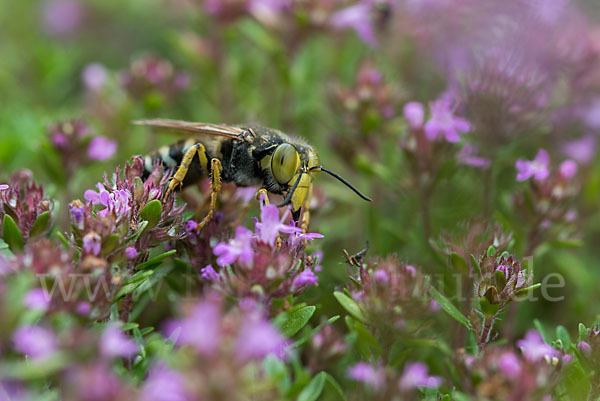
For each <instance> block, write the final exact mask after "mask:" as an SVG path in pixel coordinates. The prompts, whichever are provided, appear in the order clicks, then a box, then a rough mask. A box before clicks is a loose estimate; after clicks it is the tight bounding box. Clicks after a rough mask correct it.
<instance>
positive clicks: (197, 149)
mask: <svg viewBox="0 0 600 401" xmlns="http://www.w3.org/2000/svg"><path fill="white" fill-rule="evenodd" d="M196 154H198V158H199V159H200V164H201V165H202V167H203V168H204V170H205V171H206V172H208V166H207V165H208V160H207V159H206V149H205V148H204V145H202V144H201V143H197V144H195V145H194V146H191V147H190V148H189V149H188V150H186V152H185V154H184V155H183V158H182V159H181V164H180V165H179V168H177V171H176V172H175V174H174V175H173V177H171V181H170V182H169V187H168V188H167V192H166V193H165V198H166V197H168V196H169V195H170V194H171V192H173V191H174V190H176V189H177V187H181V186H183V180H184V179H185V176H186V175H187V173H188V171H189V169H190V165H191V164H192V161H193V160H194V156H196Z"/></svg>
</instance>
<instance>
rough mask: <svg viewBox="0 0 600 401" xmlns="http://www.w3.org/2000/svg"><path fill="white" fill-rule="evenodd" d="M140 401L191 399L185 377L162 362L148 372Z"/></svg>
mask: <svg viewBox="0 0 600 401" xmlns="http://www.w3.org/2000/svg"><path fill="white" fill-rule="evenodd" d="M139 399H140V400H144V401H187V400H190V399H191V398H190V397H189V396H188V394H187V393H186V390H185V380H184V378H183V376H182V375H181V374H180V373H179V372H177V371H175V370H172V369H169V368H168V367H167V366H166V365H165V364H164V363H162V362H160V363H158V364H157V365H155V366H153V367H152V368H151V369H150V372H148V378H147V379H146V380H145V381H144V385H143V386H142V389H141V395H140V398H139Z"/></svg>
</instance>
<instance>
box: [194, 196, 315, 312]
mask: <svg viewBox="0 0 600 401" xmlns="http://www.w3.org/2000/svg"><path fill="white" fill-rule="evenodd" d="M287 218H289V210H287V209H286V210H285V212H284V214H283V216H282V217H280V215H279V209H278V208H277V207H276V206H274V205H270V204H267V205H263V206H262V209H261V213H260V220H257V221H256V223H255V229H254V232H252V231H251V230H249V229H247V228H245V227H243V226H238V227H237V228H236V231H235V237H234V238H232V239H230V240H228V241H224V242H219V243H217V244H216V245H215V246H214V248H213V249H212V252H213V254H214V256H216V265H217V266H218V268H217V269H218V272H217V270H215V268H214V267H213V266H212V264H209V265H207V266H205V267H204V268H203V269H202V270H201V273H202V278H203V279H204V280H206V281H208V282H210V283H211V284H212V285H213V286H214V287H216V288H219V289H220V290H221V291H223V292H225V293H226V294H229V295H232V296H234V297H237V298H240V299H241V298H245V297H251V298H255V299H258V300H262V301H264V302H267V303H268V302H270V301H271V300H273V299H274V298H279V297H285V296H288V295H294V294H300V293H302V292H303V291H304V290H306V288H308V287H309V286H312V285H316V284H317V281H318V278H317V276H316V275H315V272H318V271H319V270H320V267H319V265H318V264H317V263H318V262H319V261H318V260H316V259H315V258H314V257H312V256H309V255H307V254H306V253H305V242H306V241H309V240H313V239H315V238H322V237H323V236H322V235H321V234H318V233H304V232H303V231H302V229H300V228H299V227H296V226H295V224H291V225H290V224H288V223H286V219H287ZM190 224H191V225H192V226H193V225H194V223H193V222H192V223H189V222H188V225H190ZM281 234H285V235H286V237H282V236H281Z"/></svg>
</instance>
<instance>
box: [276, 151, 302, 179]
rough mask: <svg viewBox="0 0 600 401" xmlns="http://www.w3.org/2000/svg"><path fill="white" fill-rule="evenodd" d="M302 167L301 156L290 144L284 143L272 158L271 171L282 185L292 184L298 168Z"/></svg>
mask: <svg viewBox="0 0 600 401" xmlns="http://www.w3.org/2000/svg"><path fill="white" fill-rule="evenodd" d="M299 166H300V156H299V155H298V152H297V151H296V148H294V147H293V146H292V145H290V144H289V143H283V144H281V145H279V146H278V147H277V149H275V153H273V157H272V158H271V171H272V172H273V176H274V177H275V179H276V180H277V182H278V183H280V184H287V183H288V182H290V180H291V179H292V177H293V176H294V174H296V171H298V167H299Z"/></svg>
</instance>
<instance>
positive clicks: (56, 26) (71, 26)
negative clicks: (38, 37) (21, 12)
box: [42, 0, 84, 36]
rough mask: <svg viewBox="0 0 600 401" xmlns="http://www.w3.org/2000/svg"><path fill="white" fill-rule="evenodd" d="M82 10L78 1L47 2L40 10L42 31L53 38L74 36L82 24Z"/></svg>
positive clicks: (51, 0)
mask: <svg viewBox="0 0 600 401" xmlns="http://www.w3.org/2000/svg"><path fill="white" fill-rule="evenodd" d="M83 17H84V9H83V7H82V3H81V2H80V1H79V0H48V1H46V2H45V3H44V5H43V8H42V18H43V24H44V30H45V31H46V33H47V34H49V35H53V36H68V35H71V34H74V33H75V32H76V31H77V30H78V29H79V28H80V26H81V24H82V23H83Z"/></svg>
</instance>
